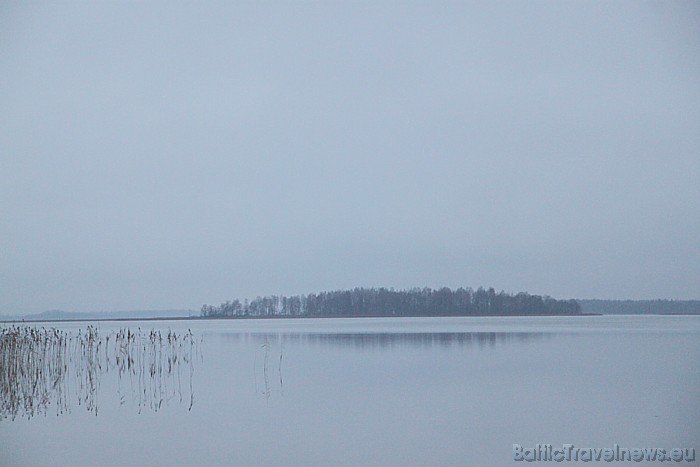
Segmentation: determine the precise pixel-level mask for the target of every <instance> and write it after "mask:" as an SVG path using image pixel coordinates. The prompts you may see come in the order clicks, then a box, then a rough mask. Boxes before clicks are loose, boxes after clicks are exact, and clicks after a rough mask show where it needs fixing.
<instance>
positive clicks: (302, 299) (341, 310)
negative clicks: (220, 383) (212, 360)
mask: <svg viewBox="0 0 700 467" xmlns="http://www.w3.org/2000/svg"><path fill="white" fill-rule="evenodd" d="M580 314H581V307H580V305H579V304H578V303H577V302H576V301H575V300H556V299H554V298H551V297H548V296H541V295H531V294H528V293H526V292H520V293H517V294H510V293H506V292H504V291H501V292H496V291H495V290H494V289H493V288H489V289H484V288H483V287H479V288H478V289H477V290H473V289H471V288H462V287H460V288H458V289H456V290H451V289H450V288H448V287H443V288H440V289H430V288H427V287H425V288H413V289H409V290H394V289H387V288H384V287H380V288H361V287H358V288H354V289H352V290H335V291H331V292H320V293H310V294H308V295H294V296H290V297H287V296H278V295H271V296H266V297H257V298H255V299H253V300H247V299H245V300H243V301H242V302H241V301H240V300H238V299H236V300H232V301H227V302H225V303H222V304H221V305H219V306H213V305H206V304H205V305H203V306H202V309H201V312H200V316H201V317H204V318H224V317H232V318H233V317H346V316H348V317H349V316H368V317H369V316H378V317H379V316H521V315H522V316H534V315H567V316H568V315H580Z"/></svg>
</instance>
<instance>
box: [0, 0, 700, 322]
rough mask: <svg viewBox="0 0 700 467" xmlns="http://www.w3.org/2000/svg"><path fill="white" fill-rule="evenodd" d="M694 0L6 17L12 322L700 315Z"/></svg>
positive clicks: (60, 8)
mask: <svg viewBox="0 0 700 467" xmlns="http://www.w3.org/2000/svg"><path fill="white" fill-rule="evenodd" d="M699 84H700V4H699V3H697V2H644V1H636V0H635V1H631V2H624V1H615V2H613V1H609V2H607V1H606V2H560V1H552V2H521V1H516V2H486V1H484V2H376V1H368V2H355V1H353V2H288V1H285V2H259V1H252V2H225V1H222V2H214V3H200V2H196V3H195V2H192V3H180V2H162V3H159V2H138V3H137V2H130V3H125V2H120V3H117V2H75V3H73V2H63V3H61V2H45V3H28V2H19V1H4V2H2V3H0V203H1V204H0V313H6V314H11V313H28V312H36V311H42V310H46V309H56V308H58V309H64V310H71V311H87V310H117V309H137V308H138V309H153V308H198V307H199V306H201V304H202V303H210V304H218V303H220V302H221V301H224V300H227V299H232V298H236V297H240V298H243V297H254V296H256V295H265V294H280V293H281V294H295V293H308V292H312V291H319V290H326V289H337V288H349V287H355V286H387V287H396V288H408V287H412V286H430V287H439V286H443V285H447V286H450V287H457V286H472V287H478V286H479V285H484V286H493V287H495V288H496V289H497V290H501V289H505V290H506V291H511V292H517V291H529V292H532V293H541V294H549V295H552V296H555V297H559V298H569V297H580V298H587V297H596V298H685V299H689V298H694V299H697V298H700V85H699Z"/></svg>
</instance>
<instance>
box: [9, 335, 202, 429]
mask: <svg viewBox="0 0 700 467" xmlns="http://www.w3.org/2000/svg"><path fill="white" fill-rule="evenodd" d="M198 357H199V358H201V353H199V349H198V345H197V342H196V340H195V338H194V335H193V334H192V332H191V331H189V332H188V333H185V334H177V333H174V332H172V331H168V333H167V334H162V333H161V332H160V331H150V332H148V333H146V332H142V331H141V329H140V328H139V329H138V330H137V331H135V332H134V331H132V330H130V329H121V330H119V331H118V332H112V333H109V334H107V335H104V336H103V335H101V334H100V332H99V330H98V329H97V328H96V327H93V326H88V327H87V329H86V330H85V331H83V330H79V331H78V333H77V334H75V335H74V334H71V333H70V332H67V331H62V330H59V329H54V328H48V329H47V328H43V327H41V328H35V327H30V326H13V327H10V328H6V329H0V419H5V418H10V419H12V420H14V419H15V418H17V417H18V416H19V417H25V416H26V417H27V418H28V419H29V418H31V417H33V416H35V415H41V414H43V415H46V414H48V412H49V411H50V409H52V408H55V410H56V415H61V414H64V413H68V412H70V410H71V403H72V402H73V401H76V402H77V404H78V405H79V406H84V407H85V408H86V409H87V410H88V411H89V412H93V413H94V414H95V415H97V413H98V409H99V407H98V395H99V394H100V384H101V382H102V378H103V376H105V375H106V374H109V373H110V371H111V372H112V375H116V379H117V394H118V397H119V401H120V404H124V403H126V402H127V401H128V400H131V401H132V402H133V403H134V404H136V405H137V406H138V410H139V413H140V412H141V410H143V408H149V409H151V410H153V411H158V410H159V409H160V408H161V407H162V406H163V404H164V403H165V404H168V403H169V402H171V401H172V400H177V401H178V403H187V404H188V410H191V409H192V405H193V403H194V392H193V388H192V375H193V373H194V361H195V359H196V358H198ZM183 373H184V375H183ZM51 411H52V410H51Z"/></svg>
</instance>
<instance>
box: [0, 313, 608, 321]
mask: <svg viewBox="0 0 700 467" xmlns="http://www.w3.org/2000/svg"><path fill="white" fill-rule="evenodd" d="M553 316H562V317H567V318H568V317H579V316H602V314H600V313H576V314H573V313H572V314H551V313H550V314H545V313H540V314H532V315H412V316H396V315H317V316H286V315H274V316H245V315H243V316H185V317H182V316H176V317H168V316H163V317H150V318H85V319H72V318H71V319H21V320H18V319H9V320H3V319H0V323H8V324H31V323H81V322H95V321H97V322H103V321H114V322H122V321H123V322H127V321H230V320H264V321H269V320H276V319H280V320H289V319H338V318H489V317H490V318H528V317H530V318H534V317H553Z"/></svg>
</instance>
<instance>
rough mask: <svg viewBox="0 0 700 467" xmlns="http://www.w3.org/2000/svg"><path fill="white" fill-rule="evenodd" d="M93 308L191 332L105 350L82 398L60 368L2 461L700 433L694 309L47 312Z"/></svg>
mask: <svg viewBox="0 0 700 467" xmlns="http://www.w3.org/2000/svg"><path fill="white" fill-rule="evenodd" d="M88 324H93V325H94V326H96V327H97V328H98V329H99V335H100V336H107V335H111V336H113V337H112V340H111V342H112V343H114V342H115V341H114V335H115V333H116V332H117V331H118V330H119V329H123V328H125V327H128V328H129V329H130V330H133V331H136V330H137V329H138V328H140V329H141V332H142V333H144V335H145V334H146V333H148V332H150V331H151V330H154V329H155V330H157V331H158V330H159V331H161V333H162V335H165V334H167V332H168V330H171V331H174V332H177V333H178V334H179V335H184V334H186V333H188V330H191V333H192V335H193V336H194V339H193V342H195V343H196V345H195V346H194V347H191V348H188V349H185V353H184V354H181V355H180V359H179V360H177V361H176V362H175V365H176V366H177V368H176V371H174V372H171V373H166V371H165V370H163V373H162V374H161V373H157V372H156V373H155V375H151V374H148V373H147V372H145V373H144V374H138V373H137V374H131V373H129V372H128V371H127V372H125V373H123V374H122V375H119V372H118V370H117V369H116V368H117V367H116V366H115V362H114V361H113V362H112V367H111V368H110V369H109V371H107V368H106V366H105V365H103V368H102V369H101V370H100V371H99V372H98V373H96V377H97V381H96V383H95V388H94V391H93V393H92V394H90V395H89V398H87V399H86V398H83V399H82V401H81V403H80V404H78V398H79V397H81V396H80V395H79V394H80V387H79V386H78V385H76V384H72V383H71V384H68V383H66V385H65V387H64V388H63V389H62V390H63V391H64V394H63V395H62V397H63V400H64V401H65V407H63V413H60V410H59V407H58V405H57V404H56V403H52V402H49V403H48V404H47V405H46V407H45V413H40V414H38V415H37V414H35V415H34V416H30V417H28V416H26V414H25V416H21V414H19V415H17V416H16V418H15V419H14V420H13V419H12V418H11V417H6V418H4V419H0V465H3V466H5V465H8V466H14V465H18V466H19V465H22V466H45V465H58V466H64V465H65V466H76V465H78V466H80V465H86V466H87V465H291V466H297V465H298V466H305V465H382V466H384V465H397V466H398V465H421V466H422V465H436V466H437V465H470V466H491V465H499V466H500V465H524V463H523V462H514V461H513V453H512V449H513V444H514V443H517V444H521V445H523V446H526V447H528V446H531V447H534V446H535V444H537V443H551V444H553V445H555V446H556V445H561V444H563V443H573V444H574V445H575V446H580V447H595V448H598V447H601V448H606V447H612V445H613V443H618V444H620V445H621V446H625V447H629V448H635V447H641V448H644V447H661V448H674V447H682V448H696V451H697V449H698V448H700V442H699V441H700V317H691V316H593V317H561V318H559V317H534V318H532V317H528V318H514V317H507V318H500V317H499V318H411V319H399V318H396V319H382V318H375V319H373V318H369V319H363V318H356V319H326V320H316V319H302V320H291V319H290V320H208V321H149V322H129V323H125V322H119V323H115V322H100V323H87V322H85V323H65V324H56V323H46V324H44V326H46V327H58V328H59V329H61V330H64V331H67V332H68V331H69V332H70V333H71V334H72V335H75V334H77V332H78V330H80V332H81V333H84V332H85V329H86V327H87V325H88ZM0 326H3V327H8V325H0ZM35 326H41V325H35ZM139 345H140V344H139ZM143 348H144V350H143V352H145V353H148V349H147V348H146V346H145V344H144V346H143ZM181 350H182V349H181ZM139 352H141V351H140V350H139ZM144 355H145V354H143V355H141V356H140V357H138V358H145V357H144ZM154 358H155V357H154ZM158 358H160V357H158ZM143 361H145V360H143ZM78 363H79V362H77V361H73V362H71V363H69V365H71V364H78ZM171 363H172V362H171ZM138 364H139V363H138V361H135V362H134V365H135V366H138ZM75 374H77V373H75V372H74V373H73V375H74V376H75ZM91 377H92V376H91ZM83 380H86V379H85V377H83ZM83 391H85V389H84V388H83ZM83 394H84V393H83ZM83 397H84V395H83ZM594 463H595V462H594ZM696 463H697V460H696ZM534 464H537V463H536V462H535V463H534ZM543 464H547V465H561V464H558V463H551V462H546V463H543ZM564 464H566V463H564ZM601 464H605V465H609V463H607V462H601ZM626 464H627V463H626ZM644 464H650V463H649V462H645V463H644ZM665 464H666V465H669V463H668V462H667V463H665ZM671 464H673V465H678V464H676V463H675V462H672V463H671ZM528 465H532V464H531V463H528ZM681 465H688V463H687V462H683V463H682V464H681ZM691 465H696V464H691Z"/></svg>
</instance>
